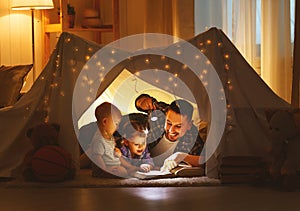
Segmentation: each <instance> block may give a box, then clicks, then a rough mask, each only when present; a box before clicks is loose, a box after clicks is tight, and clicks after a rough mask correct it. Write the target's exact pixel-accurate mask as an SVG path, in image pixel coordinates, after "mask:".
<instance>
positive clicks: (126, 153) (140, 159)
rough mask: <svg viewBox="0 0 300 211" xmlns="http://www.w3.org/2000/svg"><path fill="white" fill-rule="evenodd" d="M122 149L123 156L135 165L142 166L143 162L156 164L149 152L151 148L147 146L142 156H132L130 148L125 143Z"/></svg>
mask: <svg viewBox="0 0 300 211" xmlns="http://www.w3.org/2000/svg"><path fill="white" fill-rule="evenodd" d="M120 150H121V152H122V156H123V158H125V159H126V160H127V161H128V162H129V163H130V164H132V165H134V166H140V165H141V164H150V165H152V166H154V163H153V160H152V158H151V156H150V153H149V150H148V148H147V147H146V149H145V150H144V152H143V153H142V155H141V156H137V155H135V156H132V155H131V152H130V150H129V148H128V147H126V146H125V145H123V146H122V147H121V148H120Z"/></svg>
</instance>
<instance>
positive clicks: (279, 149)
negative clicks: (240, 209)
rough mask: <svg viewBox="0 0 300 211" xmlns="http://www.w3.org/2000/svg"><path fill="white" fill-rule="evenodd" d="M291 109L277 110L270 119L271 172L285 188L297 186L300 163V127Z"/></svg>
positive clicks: (291, 188) (274, 179) (274, 180)
mask: <svg viewBox="0 0 300 211" xmlns="http://www.w3.org/2000/svg"><path fill="white" fill-rule="evenodd" d="M295 117H296V114H295V112H291V111H284V110H280V111H276V112H275V113H274V114H273V115H272V117H271V119H270V121H269V125H270V138H271V149H270V155H271V162H270V167H269V173H270V175H271V177H272V179H273V182H275V185H279V186H281V188H282V189H283V190H286V191H292V190H294V189H295V188H296V178H297V167H299V164H300V153H299V150H300V128H299V126H298V125H297V121H295V119H297V118H295Z"/></svg>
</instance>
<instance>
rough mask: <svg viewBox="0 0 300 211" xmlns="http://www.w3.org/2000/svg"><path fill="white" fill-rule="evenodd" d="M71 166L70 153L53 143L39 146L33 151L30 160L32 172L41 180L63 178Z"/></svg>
mask: <svg viewBox="0 0 300 211" xmlns="http://www.w3.org/2000/svg"><path fill="white" fill-rule="evenodd" d="M71 167H72V159H71V155H70V154H69V153H68V152H67V151H66V150H64V149H63V148H61V147H59V146H55V145H47V146H44V147H42V148H40V149H39V150H38V151H36V152H35V153H34V155H33V157H32V161H31V168H32V172H33V174H34V175H35V177H36V178H37V179H38V180H39V181H42V182H59V181H63V180H65V179H66V178H67V176H68V174H69V172H70V170H71Z"/></svg>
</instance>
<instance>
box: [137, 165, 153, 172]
mask: <svg viewBox="0 0 300 211" xmlns="http://www.w3.org/2000/svg"><path fill="white" fill-rule="evenodd" d="M151 168H152V166H151V165H149V164H141V165H140V169H139V170H140V171H142V172H149V171H150V170H151Z"/></svg>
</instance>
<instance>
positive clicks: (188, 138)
mask: <svg viewBox="0 0 300 211" xmlns="http://www.w3.org/2000/svg"><path fill="white" fill-rule="evenodd" d="M135 106H136V108H137V109H138V110H139V111H143V112H147V113H148V118H149V125H150V131H149V133H148V136H147V144H148V147H149V150H150V154H151V156H152V157H153V160H154V163H155V164H156V165H157V166H162V170H170V169H172V168H174V167H176V166H177V165H178V163H180V162H181V161H185V162H187V163H189V164H191V165H192V166H200V159H203V157H200V153H201V151H202V149H203V146H204V142H203V140H202V139H201V137H200V135H199V132H198V129H197V128H196V126H195V125H194V124H193V122H192V115H193V110H194V109H193V106H192V105H191V104H190V103H189V102H187V101H185V100H175V101H173V102H172V103H171V104H170V105H168V104H166V103H163V102H157V100H156V99H155V98H153V97H151V96H149V95H147V94H142V95H140V96H139V97H138V98H137V99H136V101H135Z"/></svg>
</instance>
